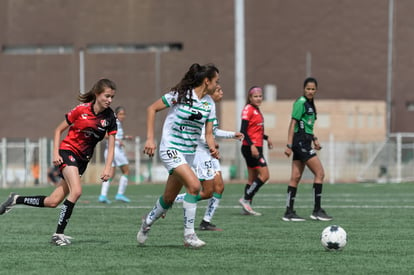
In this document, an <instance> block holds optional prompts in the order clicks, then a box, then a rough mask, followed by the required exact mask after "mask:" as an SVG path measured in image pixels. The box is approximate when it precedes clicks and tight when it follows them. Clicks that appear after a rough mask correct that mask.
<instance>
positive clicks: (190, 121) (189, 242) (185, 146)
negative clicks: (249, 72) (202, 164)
mask: <svg viewBox="0 0 414 275" xmlns="http://www.w3.org/2000/svg"><path fill="white" fill-rule="evenodd" d="M218 81H219V71H218V69H217V68H216V67H215V66H214V65H212V64H207V65H203V66H201V65H199V64H193V65H191V67H190V68H189V70H188V71H187V73H186V74H185V75H184V77H183V78H182V80H181V81H180V82H179V83H178V84H177V85H176V86H174V87H173V88H171V91H170V92H168V93H166V94H165V95H163V96H162V97H161V98H160V99H158V100H157V101H155V102H154V103H153V104H151V105H150V106H149V107H148V108H147V140H146V142H145V148H144V153H145V154H147V155H148V156H150V157H152V156H154V153H155V150H156V144H155V137H154V121H155V114H156V113H157V112H159V111H162V110H164V109H166V108H170V109H169V112H168V114H167V117H166V118H165V121H164V126H163V130H162V138H161V142H160V148H159V155H160V158H161V160H162V162H163V164H164V166H165V167H166V169H167V170H168V172H169V176H168V179H167V183H166V185H165V189H164V193H163V195H162V196H161V197H160V198H159V199H158V200H157V201H156V203H155V206H154V207H153V209H152V210H151V211H150V212H149V213H148V214H147V215H145V216H144V217H143V219H142V224H141V227H140V229H139V231H138V234H137V241H138V243H139V244H141V245H142V244H144V243H145V241H146V240H147V238H148V233H149V231H150V229H151V226H152V225H153V224H154V222H155V221H157V220H158V219H159V218H160V217H161V216H163V215H165V213H166V212H167V211H168V209H169V208H170V207H171V206H172V204H173V203H174V200H175V198H176V196H177V195H178V192H180V190H181V188H182V187H183V186H184V187H185V188H186V195H185V197H184V201H183V210H184V245H185V246H186V247H202V246H204V245H205V242H203V241H202V240H200V239H199V238H198V237H197V235H196V233H195V231H194V221H195V216H196V209H197V200H198V199H197V195H198V193H199V192H200V188H201V183H200V181H199V180H198V179H197V177H196V175H195V173H194V172H193V170H192V169H191V166H190V165H191V164H192V163H193V161H194V156H195V153H196V147H197V140H198V139H200V136H201V132H202V128H203V126H204V125H205V127H206V141H207V144H208V146H209V150H210V153H211V154H212V156H214V157H216V158H218V157H219V156H218V154H219V152H218V150H217V149H216V148H215V141H214V136H213V121H214V119H215V118H216V109H215V104H214V101H213V99H212V98H211V97H210V96H209V95H211V94H212V93H213V92H214V91H215V90H216V87H217V85H218Z"/></svg>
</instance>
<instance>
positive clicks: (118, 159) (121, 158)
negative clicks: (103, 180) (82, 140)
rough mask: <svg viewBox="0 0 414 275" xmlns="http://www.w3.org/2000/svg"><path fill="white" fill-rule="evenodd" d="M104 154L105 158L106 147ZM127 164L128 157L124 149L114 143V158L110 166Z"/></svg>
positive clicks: (106, 154) (106, 153)
mask: <svg viewBox="0 0 414 275" xmlns="http://www.w3.org/2000/svg"><path fill="white" fill-rule="evenodd" d="M104 155H105V159H106V158H107V156H108V149H105V152H104ZM128 164H129V162H128V158H127V155H126V153H125V151H124V149H123V148H122V147H120V146H116V145H115V152H114V160H113V161H112V167H121V166H124V165H128Z"/></svg>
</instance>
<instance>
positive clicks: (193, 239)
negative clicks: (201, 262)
mask: <svg viewBox="0 0 414 275" xmlns="http://www.w3.org/2000/svg"><path fill="white" fill-rule="evenodd" d="M205 245H206V243H205V242H203V241H202V240H200V239H199V238H198V237H197V235H196V234H195V233H193V234H189V235H185V236H184V246H185V247H191V248H199V247H203V246H205Z"/></svg>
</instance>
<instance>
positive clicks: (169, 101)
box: [161, 91, 178, 107]
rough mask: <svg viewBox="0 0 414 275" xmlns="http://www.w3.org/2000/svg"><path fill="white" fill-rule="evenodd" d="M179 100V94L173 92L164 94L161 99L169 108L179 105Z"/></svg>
mask: <svg viewBox="0 0 414 275" xmlns="http://www.w3.org/2000/svg"><path fill="white" fill-rule="evenodd" d="M177 98H178V93H175V92H173V91H171V92H168V93H166V94H164V95H163V96H162V97H161V99H162V102H164V104H165V105H166V106H167V107H171V106H173V105H175V104H177V102H178V100H177Z"/></svg>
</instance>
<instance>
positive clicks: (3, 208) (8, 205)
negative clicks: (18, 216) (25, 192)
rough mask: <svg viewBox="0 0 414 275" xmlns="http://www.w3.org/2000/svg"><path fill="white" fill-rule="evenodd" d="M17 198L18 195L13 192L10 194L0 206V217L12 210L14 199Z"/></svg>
mask: <svg viewBox="0 0 414 275" xmlns="http://www.w3.org/2000/svg"><path fill="white" fill-rule="evenodd" d="M18 196H19V195H17V194H16V193H13V192H12V193H10V195H9V197H8V198H7V200H6V201H5V202H3V203H2V204H1V205H0V215H3V214H5V213H7V212H9V211H10V210H11V209H12V207H13V205H15V204H16V198H17V197H18Z"/></svg>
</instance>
